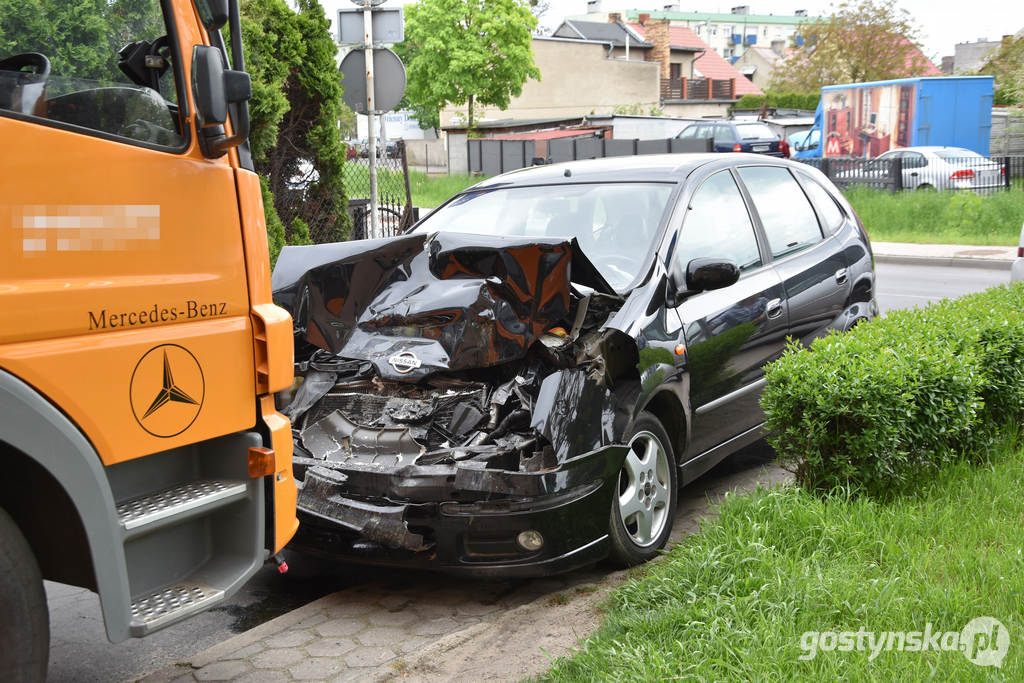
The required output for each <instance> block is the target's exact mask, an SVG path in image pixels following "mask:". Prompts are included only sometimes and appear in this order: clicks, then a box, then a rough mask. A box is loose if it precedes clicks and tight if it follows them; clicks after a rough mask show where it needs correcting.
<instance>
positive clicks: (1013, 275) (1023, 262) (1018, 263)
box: [1010, 225, 1024, 282]
mask: <svg viewBox="0 0 1024 683" xmlns="http://www.w3.org/2000/svg"><path fill="white" fill-rule="evenodd" d="M1019 280H1024V225H1021V226H1020V239H1019V240H1018V241H1017V258H1015V259H1014V260H1013V266H1011V268H1010V282H1017V281H1019Z"/></svg>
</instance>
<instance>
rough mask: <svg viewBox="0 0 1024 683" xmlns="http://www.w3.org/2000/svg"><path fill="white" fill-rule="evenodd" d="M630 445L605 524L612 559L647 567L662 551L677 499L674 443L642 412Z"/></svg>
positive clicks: (658, 424)
mask: <svg viewBox="0 0 1024 683" xmlns="http://www.w3.org/2000/svg"><path fill="white" fill-rule="evenodd" d="M628 444H629V452H628V453H627V454H626V459H625V460H624V461H623V462H622V469H621V470H619V478H618V482H617V486H616V488H615V490H614V491H613V493H612V501H611V512H610V514H609V519H608V536H609V539H610V540H611V552H610V559H611V561H612V562H614V563H615V564H618V565H620V566H625V567H630V566H633V565H636V564H640V563H641V562H646V561H647V560H649V559H651V558H652V557H654V556H656V555H657V554H658V552H659V551H660V550H661V549H662V548H663V547H664V546H665V542H666V541H668V537H669V534H670V533H671V532H672V520H673V519H674V518H675V515H676V501H677V499H678V496H679V492H678V490H677V488H676V461H675V457H673V455H672V442H671V441H670V440H669V438H668V433H666V432H665V428H664V427H662V426H661V422H659V421H658V418H656V417H654V416H653V415H651V414H650V413H642V414H641V415H640V417H639V418H638V419H637V421H636V423H635V424H634V426H633V435H632V436H631V437H630V439H629V441H628Z"/></svg>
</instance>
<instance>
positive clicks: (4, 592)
mask: <svg viewBox="0 0 1024 683" xmlns="http://www.w3.org/2000/svg"><path fill="white" fill-rule="evenodd" d="M0 577H3V578H2V580H0V680H2V681H6V682H10V683H42V682H43V681H45V680H46V665H47V660H48V657H49V649H50V613H49V612H48V611H47V609H46V592H45V591H44V590H43V577H42V574H40V572H39V563H37V562H36V557H35V555H34V554H33V553H32V548H31V547H30V546H29V544H28V541H26V540H25V537H24V536H23V535H22V533H21V529H19V528H18V525H17V524H15V523H14V520H13V519H11V516H10V515H8V514H7V512H6V511H5V510H3V509H0Z"/></svg>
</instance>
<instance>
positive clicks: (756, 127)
mask: <svg viewBox="0 0 1024 683" xmlns="http://www.w3.org/2000/svg"><path fill="white" fill-rule="evenodd" d="M736 132H737V133H739V136H740V140H765V139H769V140H774V139H775V138H776V137H777V136H776V135H775V133H774V132H772V129H771V128H769V127H768V126H766V125H765V124H763V123H737V124H736Z"/></svg>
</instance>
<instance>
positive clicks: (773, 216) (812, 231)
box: [739, 166, 822, 258]
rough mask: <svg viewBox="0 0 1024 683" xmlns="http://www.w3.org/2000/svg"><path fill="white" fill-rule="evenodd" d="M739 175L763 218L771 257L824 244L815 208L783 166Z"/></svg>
mask: <svg viewBox="0 0 1024 683" xmlns="http://www.w3.org/2000/svg"><path fill="white" fill-rule="evenodd" d="M739 173H740V177H741V178H742V179H743V183H744V184H745V185H746V186H747V190H748V191H749V192H750V196H751V198H752V199H753V200H754V207H755V208H756V209H757V213H758V215H759V216H760V217H761V225H762V226H763V227H764V232H765V234H766V235H767V236H768V245H769V246H770V247H771V250H772V256H774V257H775V258H779V257H781V256H786V255H788V254H791V253H793V252H796V251H800V250H801V249H805V248H807V247H809V246H811V245H813V244H816V243H818V242H820V241H821V239H822V234H821V228H820V227H819V226H818V218H817V216H816V215H815V213H814V209H813V208H811V204H810V202H808V201H807V195H805V194H804V191H803V190H802V189H800V185H799V184H798V183H797V182H796V178H794V177H793V176H792V175H791V174H790V172H789V171H788V170H786V169H785V168H782V167H781V166H744V167H742V168H740V169H739Z"/></svg>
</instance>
